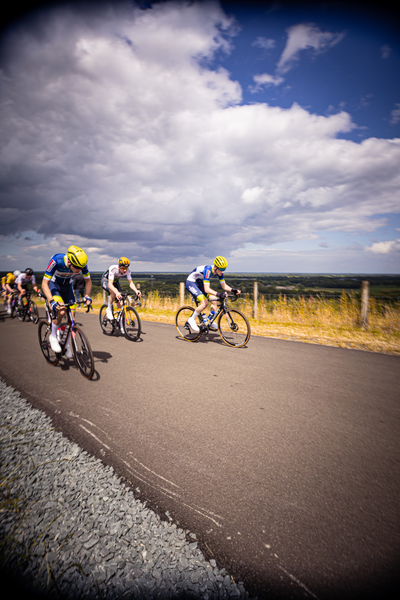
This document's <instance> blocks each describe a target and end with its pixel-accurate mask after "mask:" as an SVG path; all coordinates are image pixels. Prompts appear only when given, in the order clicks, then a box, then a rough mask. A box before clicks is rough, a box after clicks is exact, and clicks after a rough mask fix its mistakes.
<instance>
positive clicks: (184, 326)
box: [175, 306, 201, 342]
mask: <svg viewBox="0 0 400 600" xmlns="http://www.w3.org/2000/svg"><path fill="white" fill-rule="evenodd" d="M193 313H194V308H193V307H192V306H182V308H180V309H179V310H178V312H177V313H176V317H175V327H176V329H177V330H178V333H179V335H180V336H181V337H182V338H183V339H184V340H187V341H188V342H195V341H196V340H198V339H199V337H200V336H201V331H192V330H191V329H190V325H189V324H188V320H189V319H190V317H191V316H192V315H193Z"/></svg>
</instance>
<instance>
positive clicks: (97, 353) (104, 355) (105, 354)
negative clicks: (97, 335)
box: [93, 350, 112, 365]
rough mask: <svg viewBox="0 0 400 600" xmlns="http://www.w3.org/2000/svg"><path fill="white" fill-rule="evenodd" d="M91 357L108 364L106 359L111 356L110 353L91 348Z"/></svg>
mask: <svg viewBox="0 0 400 600" xmlns="http://www.w3.org/2000/svg"><path fill="white" fill-rule="evenodd" d="M93 357H94V359H97V360H98V361H100V362H102V363H104V364H106V365H108V361H109V360H110V358H112V354H110V353H109V352H100V351H99V350H93Z"/></svg>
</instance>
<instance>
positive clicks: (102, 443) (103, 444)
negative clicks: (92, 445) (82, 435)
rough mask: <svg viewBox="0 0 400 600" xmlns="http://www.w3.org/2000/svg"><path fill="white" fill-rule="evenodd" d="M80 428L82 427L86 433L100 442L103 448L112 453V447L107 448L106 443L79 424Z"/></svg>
mask: <svg viewBox="0 0 400 600" xmlns="http://www.w3.org/2000/svg"><path fill="white" fill-rule="evenodd" d="M79 427H82V429H84V430H85V431H86V433H88V434H89V435H91V436H92V437H94V439H95V440H97V441H98V442H99V443H100V444H101V445H102V446H105V447H106V448H107V449H108V450H110V451H111V448H110V446H107V444H105V443H104V442H102V441H101V440H99V438H98V437H96V436H95V435H94V433H92V432H91V431H89V429H86V427H84V426H83V425H81V424H80V423H79Z"/></svg>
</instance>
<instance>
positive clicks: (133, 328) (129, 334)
mask: <svg viewBox="0 0 400 600" xmlns="http://www.w3.org/2000/svg"><path fill="white" fill-rule="evenodd" d="M120 322H121V323H122V326H123V328H124V336H125V337H126V339H127V340H130V341H131V342H136V341H137V340H138V339H139V338H140V334H141V333H142V324H141V322H140V317H139V315H138V314H137V312H136V310H135V309H134V308H133V306H126V307H124V311H123V313H122V318H121V321H120Z"/></svg>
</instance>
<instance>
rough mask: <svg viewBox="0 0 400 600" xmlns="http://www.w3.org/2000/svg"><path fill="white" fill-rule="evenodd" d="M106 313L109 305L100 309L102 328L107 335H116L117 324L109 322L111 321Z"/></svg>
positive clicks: (104, 305)
mask: <svg viewBox="0 0 400 600" xmlns="http://www.w3.org/2000/svg"><path fill="white" fill-rule="evenodd" d="M106 311H107V305H106V304H103V306H102V307H101V309H100V315H99V319H100V326H101V329H102V331H103V333H104V334H105V335H112V334H113V333H114V329H115V324H114V321H109V319H107V314H106Z"/></svg>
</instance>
